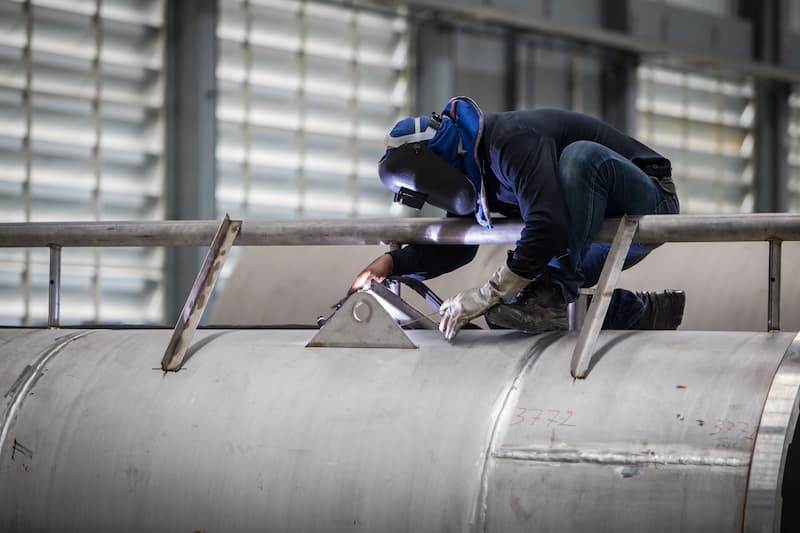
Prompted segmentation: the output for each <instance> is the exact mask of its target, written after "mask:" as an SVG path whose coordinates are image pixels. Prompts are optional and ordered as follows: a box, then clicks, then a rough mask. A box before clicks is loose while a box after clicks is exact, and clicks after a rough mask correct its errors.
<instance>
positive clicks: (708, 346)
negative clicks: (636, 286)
mask: <svg viewBox="0 0 800 533" xmlns="http://www.w3.org/2000/svg"><path fill="white" fill-rule="evenodd" d="M687 333H688V332H687ZM793 337H794V336H793V335H792V334H785V335H769V334H748V333H724V332H704V333H699V332H696V333H694V334H678V335H676V334H674V333H673V332H647V333H645V332H614V333H613V334H606V335H605V336H604V337H601V341H600V342H598V351H599V352H600V354H601V355H600V359H599V360H597V361H596V364H595V366H594V368H593V369H592V371H591V373H590V375H589V379H586V380H572V379H571V378H570V376H569V375H566V374H565V373H564V372H563V371H562V369H563V366H564V365H565V364H566V361H568V360H569V356H570V354H571V351H572V346H573V344H572V343H570V342H565V340H564V339H561V340H559V341H558V342H556V343H554V344H553V345H552V346H551V347H549V348H548V350H547V351H546V352H545V354H544V355H543V357H540V358H539V359H538V360H536V361H535V362H533V363H532V365H531V366H530V367H529V368H528V369H527V370H526V376H525V377H524V379H522V380H521V387H520V388H519V390H518V391H517V392H516V393H515V394H518V396H517V398H516V399H515V400H516V401H515V408H514V409H513V410H507V411H506V417H507V423H505V424H502V427H504V428H505V430H504V431H502V432H501V434H499V435H498V436H497V439H496V443H497V444H496V445H495V446H493V449H492V460H491V461H490V471H491V475H490V483H489V486H488V489H487V493H488V495H489V498H488V502H487V508H488V513H487V523H488V525H489V529H490V530H491V531H507V532H514V531H530V530H531V528H533V529H534V530H536V529H537V528H541V529H542V530H543V531H547V530H554V529H558V530H561V531H604V532H605V531H607V532H613V531H648V532H660V531H663V532H672V531H703V532H712V531H719V532H729V531H741V529H742V515H743V513H742V510H743V508H744V503H745V493H746V490H745V489H746V485H747V475H748V471H749V465H750V460H751V455H752V453H753V446H754V442H755V437H756V433H757V430H758V427H759V421H760V418H761V412H762V409H763V406H764V401H765V399H766V396H767V393H768V391H769V388H770V385H771V383H772V379H773V376H774V374H775V369H776V367H777V366H778V364H779V362H780V361H781V358H782V357H783V355H784V353H785V351H786V349H787V347H788V346H789V344H790V342H791V341H792V339H793ZM556 526H557V527H556Z"/></svg>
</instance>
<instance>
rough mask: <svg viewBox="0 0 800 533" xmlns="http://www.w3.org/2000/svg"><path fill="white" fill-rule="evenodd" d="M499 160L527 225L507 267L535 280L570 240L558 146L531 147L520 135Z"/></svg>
mask: <svg viewBox="0 0 800 533" xmlns="http://www.w3.org/2000/svg"><path fill="white" fill-rule="evenodd" d="M498 156H499V157H498V163H499V166H500V171H501V172H502V173H503V174H504V175H505V176H506V178H507V179H508V180H509V181H510V182H512V183H513V184H514V192H515V194H516V198H517V202H518V204H519V209H520V216H521V218H522V222H523V228H522V234H521V235H520V239H519V240H518V241H517V247H516V249H515V250H513V251H510V252H509V254H508V261H507V264H508V267H509V268H510V269H511V270H512V271H513V272H514V273H515V274H517V275H520V276H523V277H526V278H528V279H534V278H536V277H537V276H539V275H540V274H541V273H542V271H543V270H544V267H545V266H546V265H547V263H548V262H549V261H550V259H551V258H553V256H555V255H557V254H558V253H559V252H561V251H563V248H564V243H565V240H566V239H565V236H566V232H567V225H568V222H567V219H568V217H567V210H566V206H565V204H564V199H563V196H562V194H561V189H560V187H559V185H558V164H557V159H556V146H555V143H554V142H553V141H552V140H547V139H542V140H541V141H540V142H539V143H531V142H530V138H529V137H528V136H527V135H524V134H518V135H515V136H514V137H512V138H511V139H509V140H508V141H507V142H506V143H505V145H504V146H502V147H500V150H499V153H498Z"/></svg>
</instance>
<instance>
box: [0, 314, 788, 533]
mask: <svg viewBox="0 0 800 533" xmlns="http://www.w3.org/2000/svg"><path fill="white" fill-rule="evenodd" d="M43 333H44V332H39V331H27V332H23V333H21V332H19V331H14V330H12V331H2V330H0V376H6V375H7V373H17V372H22V369H21V363H20V359H21V355H20V354H24V353H25V352H26V349H27V348H29V347H31V346H33V345H36V346H37V349H36V350H31V351H30V355H29V360H28V362H27V364H30V361H34V360H36V356H37V355H39V354H42V353H45V352H46V350H47V349H48V348H46V347H45V348H44V349H41V350H40V349H39V347H40V345H41V344H42V339H43V337H42V334H43ZM407 333H408V335H409V337H410V338H411V339H412V340H413V341H414V343H415V344H417V345H418V346H419V349H418V350H400V349H380V350H373V349H347V348H323V349H320V348H313V349H310V348H305V347H304V345H305V343H306V342H307V341H308V340H309V338H310V337H311V336H312V335H313V332H309V331H287V330H283V331H280V330H279V331H263V330H262V331H248V330H239V331H226V330H219V331H209V330H204V331H201V332H199V333H198V335H197V340H196V343H195V345H194V346H193V347H192V348H191V349H190V350H189V353H190V357H189V358H188V360H187V361H186V365H185V367H184V370H183V371H181V372H179V373H177V374H170V375H165V374H164V373H162V372H161V371H160V369H158V368H157V367H158V361H159V358H160V354H161V351H162V350H163V346H164V345H165V344H166V342H167V340H168V337H169V332H168V331H152V330H138V331H130V330H127V331H126V330H122V331H94V332H93V333H92V334H91V335H88V336H84V337H82V338H79V339H77V340H74V341H73V342H70V343H69V344H66V345H64V346H63V347H61V348H60V351H59V352H58V356H57V357H51V358H48V359H47V361H46V362H45V364H44V365H43V367H42V368H41V374H42V375H41V376H40V377H39V379H38V380H36V381H35V382H34V383H32V384H31V386H30V387H29V390H28V391H27V394H25V395H24V401H21V403H20V404H19V408H18V411H17V415H16V417H15V422H14V424H13V426H11V429H10V432H9V438H8V442H12V441H13V442H14V443H15V444H14V446H13V447H11V446H5V447H3V448H2V450H0V530H1V531H4V532H6V531H7V532H9V533H14V532H22V531H64V530H73V531H112V530H113V531H131V532H133V531H137V532H162V531H163V532H167V531H169V532H173V531H216V530H224V531H230V532H246V531H247V532H249V531H280V532H291V531H297V532H301V531H302V532H314V531H326V532H327V531H345V530H352V529H362V530H365V531H381V532H394V531H398V532H399V531H419V532H428V531H430V532H434V531H435V532H441V531H503V532H514V531H536V530H541V531H548V530H549V531H553V530H558V531H587V530H591V531H599V532H604V531H608V532H610V531H636V530H638V531H656V532H658V531H670V532H671V531H685V532H693V531H702V532H703V533H708V532H713V531H738V530H741V529H742V527H743V515H744V508H745V496H746V492H747V487H748V479H747V478H748V472H749V469H750V460H751V457H752V454H753V449H754V441H753V437H754V433H755V431H756V429H757V428H758V427H759V421H760V420H761V418H762V406H763V405H764V404H765V401H766V400H767V395H768V392H769V390H770V387H771V386H772V383H773V377H774V376H775V375H776V369H778V366H779V365H780V363H781V361H782V360H783V358H784V354H785V353H786V350H787V347H788V346H789V345H790V343H791V342H792V340H793V335H790V334H784V333H773V334H766V333H707V332H706V333H703V332H680V331H678V332H603V333H602V334H601V335H600V338H599V341H598V346H597V347H598V355H597V356H596V357H595V360H594V361H593V362H592V364H593V367H592V373H591V378H590V379H588V380H580V381H575V380H573V379H572V378H571V377H570V375H569V369H568V366H569V365H568V363H569V355H570V353H571V351H572V349H573V347H574V344H575V338H574V335H569V334H567V335H562V334H550V335H543V336H537V337H528V336H524V335H521V334H516V333H502V332H488V331H464V332H462V334H461V335H460V336H459V339H458V342H456V343H447V342H444V341H442V340H441V338H440V336H439V335H438V332H432V331H424V330H414V331H408V332H407ZM47 334H48V335H50V334H49V333H47ZM59 343H63V339H61V340H57V337H56V336H54V335H53V336H51V337H50V345H51V346H52V347H55V346H56V345H58V344H59ZM11 353H14V354H18V356H14V357H6V355H7V354H11ZM22 366H23V367H24V365H22ZM16 377H17V376H14V378H15V379H16ZM0 379H3V378H1V377H0ZM9 380H10V378H9ZM10 381H13V380H10ZM767 404H769V402H767ZM754 520H759V519H758V518H754ZM763 520H765V522H763V523H762V524H761V525H762V526H764V527H768V528H771V527H773V526H774V523H768V522H769V520H770V519H769V518H764V519H763Z"/></svg>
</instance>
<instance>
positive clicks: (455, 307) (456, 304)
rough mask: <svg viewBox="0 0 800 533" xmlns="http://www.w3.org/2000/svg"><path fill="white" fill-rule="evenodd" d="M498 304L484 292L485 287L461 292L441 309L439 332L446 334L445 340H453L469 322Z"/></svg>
mask: <svg viewBox="0 0 800 533" xmlns="http://www.w3.org/2000/svg"><path fill="white" fill-rule="evenodd" d="M496 303H497V301H496V300H495V299H493V298H492V297H491V294H487V293H485V292H484V290H483V287H481V288H480V289H469V290H466V291H464V292H460V293H458V294H456V295H455V296H453V297H452V298H448V299H447V300H445V301H444V302H443V303H442V305H441V306H440V307H439V314H440V315H442V320H441V321H439V331H441V332H442V333H444V338H445V339H447V340H452V339H453V338H455V336H456V333H458V331H459V330H460V329H461V328H463V327H464V325H466V323H467V322H469V321H470V320H472V319H473V318H476V317H479V316H481V315H482V314H484V313H485V312H486V311H488V310H489V309H490V308H491V307H492V306H493V305H495V304H496Z"/></svg>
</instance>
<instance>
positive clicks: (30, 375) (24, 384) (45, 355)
mask: <svg viewBox="0 0 800 533" xmlns="http://www.w3.org/2000/svg"><path fill="white" fill-rule="evenodd" d="M90 333H92V331H78V332H75V333H70V334H69V335H67V336H66V337H61V339H63V340H62V341H61V342H59V343H58V344H55V345H52V346H50V347H49V348H47V349H46V350H44V352H42V354H41V355H40V356H39V357H38V358H37V359H36V362H35V363H34V364H33V365H27V366H26V367H25V369H24V370H23V371H22V374H21V375H20V377H19V378H17V380H16V381H15V382H14V385H13V386H12V388H11V389H10V390H9V392H11V391H13V392H14V396H13V397H12V398H11V401H10V402H9V404H8V407H7V408H6V412H5V414H4V415H3V423H2V426H0V427H1V428H2V429H0V456H2V453H3V448H4V447H5V443H6V439H8V434H9V432H10V430H11V426H12V424H13V422H14V417H15V416H16V415H17V412H19V410H20V408H21V407H22V402H23V401H24V400H25V397H26V396H27V395H28V392H30V390H31V388H33V386H34V385H35V384H36V382H37V381H38V380H39V378H40V377H42V371H43V369H44V367H45V365H46V364H47V363H49V362H50V361H51V360H52V359H53V357H55V356H56V355H57V354H58V353H59V352H61V350H63V349H64V348H65V347H66V346H67V345H68V344H70V343H71V342H72V341H74V340H77V339H80V338H81V337H84V336H86V335H89V334H90ZM26 374H27V375H26ZM23 376H24V379H23Z"/></svg>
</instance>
